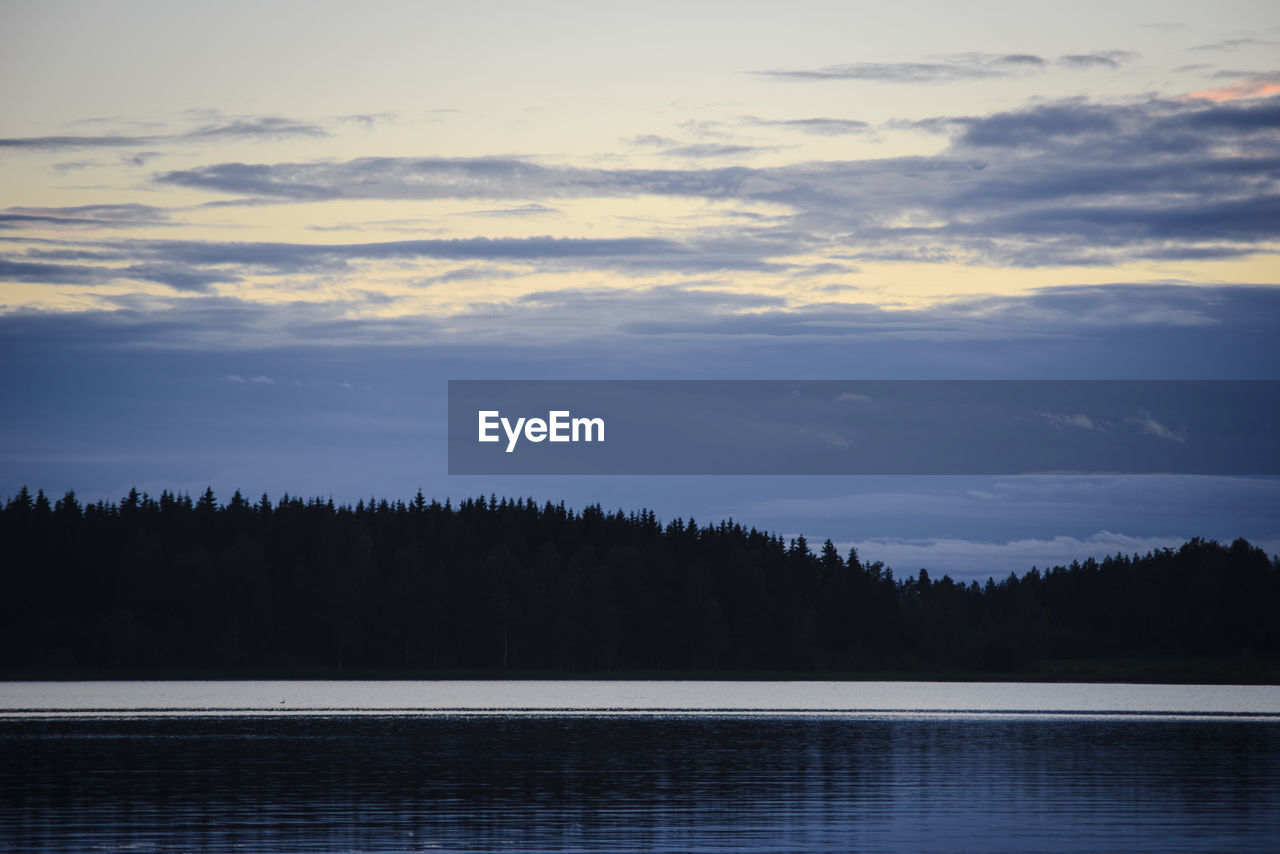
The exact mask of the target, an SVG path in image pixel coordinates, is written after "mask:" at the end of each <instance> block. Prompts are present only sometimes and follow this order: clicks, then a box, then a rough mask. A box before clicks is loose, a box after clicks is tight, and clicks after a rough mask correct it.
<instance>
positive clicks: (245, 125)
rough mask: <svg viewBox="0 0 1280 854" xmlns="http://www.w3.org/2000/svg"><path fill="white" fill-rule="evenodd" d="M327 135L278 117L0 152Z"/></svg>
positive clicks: (3, 144)
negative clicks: (165, 132) (173, 131)
mask: <svg viewBox="0 0 1280 854" xmlns="http://www.w3.org/2000/svg"><path fill="white" fill-rule="evenodd" d="M329 135H330V134H329V131H328V130H326V129H325V128H324V127H322V126H321V125H318V124H315V123H312V122H304V121H299V120H297V119H289V118H283V117H281V116H251V117H242V118H232V119H224V120H220V121H215V122H211V123H207V124H203V125H200V126H198V127H195V128H192V129H190V130H187V131H182V132H179V133H167V134H149V135H145V136H135V135H128V134H99V135H88V134H63V135H57V136H31V137H5V138H0V148H9V149H16V150H23V149H27V150H39V151H56V150H61V149H73V148H137V147H142V146H149V145H158V144H161V143H166V142H178V143H191V142H216V141H220V140H228V139H242V140H255V139H257V140H275V139H288V138H297V137H313V138H314V137H326V136H329ZM138 165H141V164H138Z"/></svg>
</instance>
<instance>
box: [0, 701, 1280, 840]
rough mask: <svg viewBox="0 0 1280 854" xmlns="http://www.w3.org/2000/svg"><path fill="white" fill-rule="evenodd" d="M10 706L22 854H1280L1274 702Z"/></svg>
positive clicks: (7, 816) (10, 758)
mask: <svg viewBox="0 0 1280 854" xmlns="http://www.w3.org/2000/svg"><path fill="white" fill-rule="evenodd" d="M0 697H2V699H0V708H3V709H5V710H7V711H6V712H4V714H3V715H2V716H0V850H2V851H15V852H16V851H55V852H56V851H133V852H138V851H141V852H150V851H154V852H162V851H175V850H182V851H233V850H247V851H282V852H355V851H359V852H391V851H538V852H587V851H637V852H638V851H654V852H658V851H691V852H724V851H743V850H754V851H797V852H828V851H1082V850H1083V851H1275V850H1277V841H1280V705H1278V704H1277V703H1276V702H1275V697H1276V694H1275V689H1256V688H1241V689H1237V688H1234V687H1230V686H1228V687H1220V686H1218V687H1213V688H1197V687H1194V686H1191V687H1187V686H1111V685H1107V686H1058V685H1022V686H1001V685H991V684H984V685H966V684H960V683H878V684H877V683H839V684H832V683H612V684H611V683H297V682H283V683H142V684H132V685H131V684H120V683H79V684H76V683H62V684H58V685H49V684H37V683H28V684H25V685H18V684H8V685H0ZM37 698H43V702H44V703H45V705H43V706H41V705H38V704H35V700H36V699H37ZM130 698H132V703H133V705H130V704H129V702H130ZM281 700H285V703H284V704H281V703H280V701H281ZM502 703H506V704H508V705H507V706H505V707H504V706H503V705H502ZM1055 703H1056V705H1055ZM282 705H283V707H284V708H283V710H282V709H281V706H282ZM23 709H25V710H28V711H19V710H23ZM325 709H328V710H330V711H324V710H325ZM333 710H341V711H333Z"/></svg>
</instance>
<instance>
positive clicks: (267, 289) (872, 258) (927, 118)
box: [0, 2, 1280, 577]
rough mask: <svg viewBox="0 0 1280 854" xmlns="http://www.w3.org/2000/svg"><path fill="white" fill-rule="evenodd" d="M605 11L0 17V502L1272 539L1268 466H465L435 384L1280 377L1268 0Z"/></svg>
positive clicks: (963, 548) (14, 13)
mask: <svg viewBox="0 0 1280 854" xmlns="http://www.w3.org/2000/svg"><path fill="white" fill-rule="evenodd" d="M600 5H601V4H580V3H554V4H539V5H538V6H537V7H536V8H535V7H532V6H529V5H527V4H501V3H498V4H488V5H485V6H483V7H474V8H473V7H468V8H466V9H462V8H449V9H445V8H442V7H439V6H435V5H434V4H430V5H426V6H424V5H422V4H397V3H375V4H372V5H370V6H368V8H367V10H366V8H365V7H362V8H361V13H360V15H359V16H358V17H357V16H356V15H355V14H354V12H353V11H352V9H351V8H350V7H348V6H345V5H342V6H340V5H337V4H325V3H310V4H301V5H293V4H272V5H271V6H268V7H267V8H265V9H260V8H258V7H256V6H253V5H250V4H238V3H228V4H225V5H219V6H218V7H207V6H203V5H200V4H184V3H176V4H175V3H143V2H129V3H122V4H111V5H110V6H108V5H105V4H96V3H73V2H64V3H25V2H15V3H8V4H6V5H5V6H4V7H3V9H2V10H0V33H2V34H0V74H2V75H3V77H4V79H5V80H6V83H7V84H8V85H6V87H5V94H4V96H3V97H4V103H5V108H4V109H3V110H0V187H3V190H0V352H2V353H3V357H4V358H3V364H2V366H0V391H2V392H3V395H4V400H5V401H6V405H5V411H6V417H5V419H4V426H3V427H2V428H0V492H3V493H5V494H12V493H13V492H14V491H16V490H17V489H18V488H19V487H20V486H21V485H22V484H24V483H26V484H29V485H30V486H31V487H32V488H43V489H45V490H46V491H47V492H51V493H55V494H60V493H61V492H62V491H64V490H67V489H74V490H76V491H77V493H79V494H80V495H81V496H82V497H86V498H89V499H96V498H110V499H117V498H119V497H120V496H121V495H123V494H124V493H125V492H127V491H128V489H129V488H130V487H132V486H137V488H139V489H145V490H148V491H150V492H153V493H155V492H159V491H160V490H161V489H171V490H187V491H192V492H195V491H198V490H202V489H203V488H204V486H205V485H212V486H213V487H214V489H215V490H216V491H217V492H218V493H219V494H220V495H222V496H223V497H226V496H229V495H230V492H231V491H232V490H234V489H236V488H239V489H241V490H243V491H244V492H246V493H248V494H252V495H257V494H260V493H261V492H263V491H267V492H269V493H270V494H271V495H272V496H275V497H278V496H279V494H280V493H282V492H285V491H287V492H289V493H291V494H304V495H313V494H320V495H332V496H334V497H335V498H337V499H340V500H350V501H354V500H355V499H357V498H360V497H368V496H369V495H371V494H376V495H378V496H379V497H383V496H385V497H391V498H396V497H404V498H408V497H409V496H411V495H412V494H413V493H414V492H415V491H416V490H417V489H418V488H419V487H421V488H422V489H423V490H424V491H425V492H427V493H428V494H430V495H433V496H438V497H442V498H443V497H445V496H453V497H459V496H463V495H474V494H479V493H484V494H488V493H490V492H497V493H499V494H513V495H522V496H523V495H532V496H533V497H535V498H537V499H539V500H543V499H551V500H556V501H558V500H562V499H563V500H565V501H566V502H568V503H570V504H575V505H581V504H584V503H587V502H594V501H600V502H602V503H604V504H605V505H606V506H609V507H623V508H628V509H630V508H635V507H639V506H650V507H653V508H654V509H655V510H657V512H658V513H659V515H660V516H662V517H663V518H665V519H670V518H673V517H675V516H681V517H685V518H687V517H689V516H693V517H694V518H696V519H698V520H699V521H700V522H702V521H705V522H711V521H716V520H719V519H721V518H727V517H732V518H734V519H737V520H739V521H742V522H744V523H747V524H751V525H756V526H758V527H763V528H767V529H769V530H773V531H777V532H779V533H784V534H798V533H804V534H805V535H806V536H808V537H809V538H810V539H811V540H817V541H821V540H822V539H823V538H826V537H830V538H832V539H833V540H835V541H836V542H838V543H841V544H842V545H848V544H853V543H857V544H858V545H859V548H860V550H861V551H862V552H863V554H864V555H865V556H867V557H870V558H872V559H877V558H878V559H883V560H885V561H886V562H888V563H890V564H891V565H893V566H894V567H895V568H897V569H899V570H901V571H914V570H915V569H918V568H919V567H920V566H927V567H928V568H929V569H930V570H931V571H942V572H951V573H952V574H955V575H964V576H977V577H984V576H985V575H986V574H988V573H989V572H994V573H996V574H998V575H1003V574H1007V573H1008V572H1009V571H1015V570H1016V571H1022V570H1024V569H1026V568H1028V567H1029V566H1030V565H1032V564H1037V565H1040V566H1044V565H1045V564H1047V563H1054V562H1061V561H1069V560H1071V559H1072V558H1076V557H1080V558H1083V557H1086V556H1088V555H1090V554H1093V555H1098V556H1101V555H1103V554H1107V553H1114V552H1115V551H1126V552H1131V551H1135V550H1137V551H1145V550H1146V549H1148V548H1152V547H1158V546H1163V545H1175V544H1177V543H1179V542H1181V541H1183V540H1185V539H1186V538H1188V537H1191V536H1206V537H1215V538H1219V539H1230V538H1233V537H1236V536H1246V537H1248V538H1250V539H1251V540H1253V541H1255V542H1258V543H1259V544H1261V545H1263V546H1264V547H1266V548H1267V549H1268V550H1269V551H1271V552H1273V553H1274V552H1278V551H1280V482H1278V481H1277V480H1276V479H1274V478H1271V479H1266V478H1225V477H1199V478H1197V477H1161V478H1150V477H1145V478H1144V477H1129V478H1117V477H1089V478H1085V477H1081V478H976V477H975V478H960V477H933V478H929V477H912V478H868V477H864V478H852V477H850V478H837V477H827V478H800V477H793V478H750V477H738V478H687V477H683V478H681V477H673V478H659V477H636V478H572V477H559V478H551V477H526V478H514V477H512V478H497V477H488V478H486V477H466V478H463V477H449V476H448V475H447V474H446V473H445V472H446V457H445V443H444V430H445V424H444V405H445V389H446V382H447V381H448V380H449V379H460V378H475V379H486V378H494V379H505V378H542V379H576V378H600V379H609V378H620V379H627V378H642V379H665V378H699V379H719V378H723V379H915V378H930V379H1004V378H1019V379H1276V378H1280V376H1278V371H1277V366H1280V345H1278V344H1277V343H1276V342H1277V341H1280V335H1277V333H1278V332H1280V329H1278V328H1277V327H1278V326H1280V287H1278V285H1280V283H1278V282H1277V275H1276V273H1277V270H1280V266H1278V265H1277V262H1276V250H1277V246H1278V245H1280V243H1278V240H1277V237H1278V234H1277V233H1278V232H1280V193H1278V192H1277V175H1278V174H1280V62H1278V61H1277V60H1278V59H1280V12H1278V11H1277V10H1276V9H1274V8H1273V5H1272V4H1265V3H1230V2H1228V3H1219V4H1214V5H1213V7H1212V8H1210V7H1206V6H1205V5H1204V4H1190V3H1161V4H1151V3H1123V2H1120V3H1115V2H1112V3H1083V4H1074V5H1073V6H1072V7H1071V8H1070V9H1066V8H1062V9H1050V8H1048V7H1046V6H1042V5H1041V4H1035V5H1031V4H1004V3H989V4H929V3H914V4H913V3H905V4H895V5H894V7H893V8H892V9H886V8H881V5H880V4H857V3H854V4H847V3H842V4H819V3H799V4H791V5H788V6H787V7H786V8H785V9H783V8H782V7H778V6H777V5H776V4H741V3H738V4H719V3H708V4H666V3H657V4H650V5H646V6H645V7H644V8H643V9H632V10H627V9H624V8H623V7H620V6H613V5H609V6H608V8H598V7H599V6H600ZM961 7H963V8H961Z"/></svg>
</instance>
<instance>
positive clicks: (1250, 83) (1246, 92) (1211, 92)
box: [1187, 71, 1280, 127]
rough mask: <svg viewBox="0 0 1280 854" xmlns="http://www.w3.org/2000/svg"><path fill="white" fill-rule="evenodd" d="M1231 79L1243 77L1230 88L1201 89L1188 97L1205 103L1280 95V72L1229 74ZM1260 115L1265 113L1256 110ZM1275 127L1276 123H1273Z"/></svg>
mask: <svg viewBox="0 0 1280 854" xmlns="http://www.w3.org/2000/svg"><path fill="white" fill-rule="evenodd" d="M1228 76H1230V77H1242V78H1243V79H1242V80H1240V81H1239V82H1238V83H1234V84H1232V85H1230V86H1218V87H1215V88H1213V89H1201V90H1199V91H1196V92H1192V93H1190V94H1189V95H1187V98H1188V99H1191V100H1204V101H1243V100H1250V99H1254V98H1271V97H1273V96H1275V95H1280V72H1274V71H1272V72H1266V73H1252V74H1244V75H1242V74H1239V73H1238V72H1228ZM1255 112H1256V113H1258V114H1262V113H1263V111H1261V110H1256V111H1255ZM1272 126H1273V127H1274V122H1273V123H1272Z"/></svg>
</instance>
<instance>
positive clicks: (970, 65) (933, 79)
mask: <svg viewBox="0 0 1280 854" xmlns="http://www.w3.org/2000/svg"><path fill="white" fill-rule="evenodd" d="M1045 65H1046V61H1045V60H1044V59H1043V58H1041V57H1039V56H1034V55H1032V54H1024V53H1017V54H1000V55H997V54H984V53H970V54H962V55H960V56H955V57H949V58H945V59H943V60H941V61H937V62H851V63H846V64H843V65H827V66H823V67H821V68H812V69H781V70H778V69H774V70H766V71H753V72H752V73H753V74H757V75H761V76H765V77H773V78H775V79H779V80H871V81H876V82H880V83H950V82H954V81H957V80H984V79H988V78H992V77H1007V76H1009V75H1011V74H1016V73H1019V72H1023V71H1026V70H1028V69H1039V68H1043V67H1044V66H1045Z"/></svg>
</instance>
